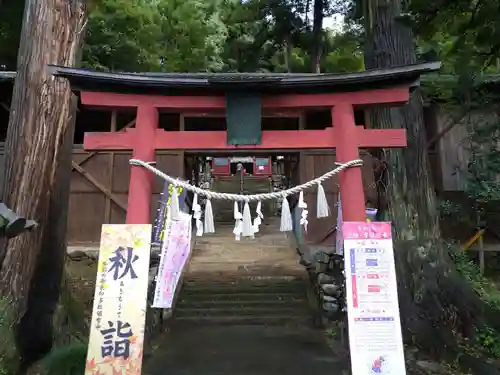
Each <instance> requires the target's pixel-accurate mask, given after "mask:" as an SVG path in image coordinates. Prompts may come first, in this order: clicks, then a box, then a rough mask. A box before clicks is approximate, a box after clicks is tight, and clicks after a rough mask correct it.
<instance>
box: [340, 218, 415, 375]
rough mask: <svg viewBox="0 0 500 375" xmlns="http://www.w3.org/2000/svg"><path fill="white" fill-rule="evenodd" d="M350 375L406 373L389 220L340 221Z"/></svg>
mask: <svg viewBox="0 0 500 375" xmlns="http://www.w3.org/2000/svg"><path fill="white" fill-rule="evenodd" d="M342 235H343V238H344V251H345V255H344V261H345V276H346V302H347V319H348V325H349V346H350V352H351V366H352V371H351V372H352V375H378V374H381V375H406V368H405V359H404V348H403V339H402V334H401V321H400V315H399V303H398V290H397V282H396V267H395V264H394V250H393V245H392V236H391V223H384V222H344V223H343V224H342Z"/></svg>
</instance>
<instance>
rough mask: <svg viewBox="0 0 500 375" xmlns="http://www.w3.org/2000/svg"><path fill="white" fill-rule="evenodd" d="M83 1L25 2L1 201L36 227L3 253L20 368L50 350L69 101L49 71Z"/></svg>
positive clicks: (71, 51) (72, 39)
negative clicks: (33, 222)
mask: <svg viewBox="0 0 500 375" xmlns="http://www.w3.org/2000/svg"><path fill="white" fill-rule="evenodd" d="M85 17H86V7H85V1H84V0H26V4H25V12H24V19H23V27H22V31H21V44H20V47H19V53H18V64H17V77H16V80H15V84H14V90H13V96H12V104H11V110H10V118H9V128H8V132H7V139H6V144H5V150H6V160H5V176H4V183H3V189H2V200H3V201H4V202H6V204H7V205H8V206H9V207H11V208H12V209H13V210H14V211H15V212H17V213H18V214H19V215H22V216H24V217H26V218H30V219H34V220H37V221H38V223H39V224H40V226H39V227H38V228H37V229H36V230H35V231H33V232H32V233H25V234H22V235H21V236H19V237H16V238H14V239H11V240H10V241H9V242H8V243H7V244H6V245H4V246H3V247H2V248H1V250H2V253H1V254H0V255H1V258H0V259H1V260H2V264H1V279H0V291H1V293H2V295H3V296H5V297H7V298H9V299H10V300H11V302H12V304H13V307H14V311H15V312H16V318H17V319H16V320H17V322H18V323H17V327H16V328H17V329H16V336H17V340H18V349H19V352H20V353H19V354H20V355H21V357H22V360H23V362H24V364H25V365H26V364H29V363H30V362H32V361H33V360H36V359H38V358H39V357H40V356H41V355H43V354H45V353H46V352H47V351H48V350H50V348H51V344H52V323H51V322H52V314H53V312H54V309H55V307H56V304H57V300H58V296H59V292H60V284H61V277H62V271H63V267H64V260H65V255H66V238H65V237H66V236H65V235H66V216H67V208H68V197H69V179H70V173H71V167H70V163H71V147H72V143H73V132H74V116H75V105H74V104H75V103H76V102H75V101H74V100H72V93H71V89H70V86H69V84H68V82H67V81H66V80H63V79H59V78H54V77H53V76H52V75H51V73H50V71H49V69H48V66H47V65H48V64H56V65H66V66H73V65H74V64H75V61H76V60H77V59H78V57H79V56H80V54H79V49H80V45H81V42H82V39H83V35H84V26H85V20H86V18H85Z"/></svg>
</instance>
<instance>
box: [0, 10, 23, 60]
mask: <svg viewBox="0 0 500 375" xmlns="http://www.w3.org/2000/svg"><path fill="white" fill-rule="evenodd" d="M0 3H1V1H0ZM23 9H24V2H23V1H10V2H5V3H4V4H0V70H15V68H16V59H17V48H18V45H19V35H20V30H21V24H22V18H23Z"/></svg>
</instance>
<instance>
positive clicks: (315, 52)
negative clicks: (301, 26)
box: [311, 0, 325, 73]
mask: <svg viewBox="0 0 500 375" xmlns="http://www.w3.org/2000/svg"><path fill="white" fill-rule="evenodd" d="M324 11H325V0H314V5H313V17H314V18H313V32H312V39H313V40H312V45H311V72H312V73H320V72H321V36H322V34H323V18H324V16H325V15H324Z"/></svg>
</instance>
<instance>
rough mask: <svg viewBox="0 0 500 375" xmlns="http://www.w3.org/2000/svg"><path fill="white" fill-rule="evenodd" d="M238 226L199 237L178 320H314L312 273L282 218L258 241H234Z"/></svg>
mask: <svg viewBox="0 0 500 375" xmlns="http://www.w3.org/2000/svg"><path fill="white" fill-rule="evenodd" d="M232 229H233V227H232V226H230V225H228V226H222V225H220V224H219V225H217V226H216V229H215V230H216V233H215V234H213V235H205V236H203V237H201V238H199V239H197V241H196V243H195V245H194V249H193V254H192V257H191V259H190V262H189V264H188V267H187V269H186V272H185V274H184V277H183V286H182V289H181V291H180V294H179V297H178V299H177V302H176V305H175V308H174V313H173V319H172V322H173V324H175V325H177V324H182V323H184V324H187V325H190V324H201V325H204V324H212V325H218V324H223V325H232V324H234V325H298V324H299V325H301V324H309V321H310V317H311V313H310V312H309V304H308V299H307V295H308V294H307V287H308V284H307V280H308V278H307V271H306V269H305V268H304V267H303V266H302V265H300V264H299V259H300V258H299V255H298V253H297V250H296V249H295V248H294V245H293V243H292V242H291V240H290V239H289V237H288V235H287V234H286V233H282V232H280V231H279V220H277V219H272V220H271V219H268V220H267V221H265V224H263V225H262V226H261V230H260V232H259V233H257V235H256V238H255V239H249V238H243V239H242V240H241V241H235V239H234V235H233V234H232Z"/></svg>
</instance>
